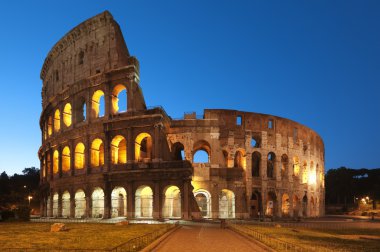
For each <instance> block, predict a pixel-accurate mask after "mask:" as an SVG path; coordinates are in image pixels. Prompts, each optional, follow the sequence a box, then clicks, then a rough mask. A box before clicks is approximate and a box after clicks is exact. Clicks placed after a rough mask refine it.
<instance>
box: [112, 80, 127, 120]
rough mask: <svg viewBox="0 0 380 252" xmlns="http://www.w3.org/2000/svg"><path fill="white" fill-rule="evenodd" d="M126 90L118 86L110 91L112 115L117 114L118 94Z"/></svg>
mask: <svg viewBox="0 0 380 252" xmlns="http://www.w3.org/2000/svg"><path fill="white" fill-rule="evenodd" d="M123 90H126V88H125V86H123V85H121V84H119V85H117V86H116V87H115V88H114V89H113V91H112V114H116V113H118V112H119V97H118V96H119V94H120V92H121V91H123Z"/></svg>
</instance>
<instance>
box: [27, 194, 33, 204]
mask: <svg viewBox="0 0 380 252" xmlns="http://www.w3.org/2000/svg"><path fill="white" fill-rule="evenodd" d="M31 199H33V197H32V196H30V195H29V196H28V200H29V207H30V200H31Z"/></svg>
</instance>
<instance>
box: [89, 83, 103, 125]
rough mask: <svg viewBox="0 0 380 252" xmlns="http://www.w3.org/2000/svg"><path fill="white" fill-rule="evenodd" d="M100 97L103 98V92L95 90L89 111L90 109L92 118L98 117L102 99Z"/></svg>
mask: <svg viewBox="0 0 380 252" xmlns="http://www.w3.org/2000/svg"><path fill="white" fill-rule="evenodd" d="M102 96H103V97H104V92H103V91H102V90H97V91H96V92H95V93H94V95H93V96H92V101H91V109H92V115H93V117H94V118H98V117H99V112H100V99H101V98H102Z"/></svg>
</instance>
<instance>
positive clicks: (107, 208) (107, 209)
mask: <svg viewBox="0 0 380 252" xmlns="http://www.w3.org/2000/svg"><path fill="white" fill-rule="evenodd" d="M111 193H112V192H111V189H110V186H109V185H107V183H106V186H105V187H104V214H103V219H109V218H111V208H112V206H111Z"/></svg>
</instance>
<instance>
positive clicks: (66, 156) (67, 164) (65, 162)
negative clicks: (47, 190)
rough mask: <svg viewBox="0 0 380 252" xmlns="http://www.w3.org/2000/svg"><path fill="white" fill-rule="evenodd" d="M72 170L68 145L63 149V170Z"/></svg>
mask: <svg viewBox="0 0 380 252" xmlns="http://www.w3.org/2000/svg"><path fill="white" fill-rule="evenodd" d="M69 170H70V148H69V147H68V146H66V147H65V148H63V150H62V171H63V172H67V171H69Z"/></svg>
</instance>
